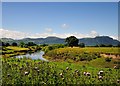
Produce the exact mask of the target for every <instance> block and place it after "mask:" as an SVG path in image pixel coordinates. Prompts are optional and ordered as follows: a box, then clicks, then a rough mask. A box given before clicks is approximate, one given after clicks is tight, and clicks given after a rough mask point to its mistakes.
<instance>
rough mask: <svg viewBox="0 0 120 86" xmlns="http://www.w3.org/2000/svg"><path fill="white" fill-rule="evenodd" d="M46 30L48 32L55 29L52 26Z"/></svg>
mask: <svg viewBox="0 0 120 86" xmlns="http://www.w3.org/2000/svg"><path fill="white" fill-rule="evenodd" d="M45 30H46V31H47V32H52V31H53V29H52V28H46V29H45Z"/></svg>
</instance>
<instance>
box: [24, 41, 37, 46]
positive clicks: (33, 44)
mask: <svg viewBox="0 0 120 86" xmlns="http://www.w3.org/2000/svg"><path fill="white" fill-rule="evenodd" d="M26 45H27V46H35V45H36V44H35V43H34V42H28V43H27V44H26Z"/></svg>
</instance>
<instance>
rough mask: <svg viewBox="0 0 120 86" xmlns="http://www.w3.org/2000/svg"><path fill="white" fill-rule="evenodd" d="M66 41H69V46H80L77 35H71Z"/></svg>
mask: <svg viewBox="0 0 120 86" xmlns="http://www.w3.org/2000/svg"><path fill="white" fill-rule="evenodd" d="M65 42H66V43H67V45H68V46H70V47H73V46H78V42H79V40H78V39H77V38H76V37H75V36H70V37H67V38H66V39H65Z"/></svg>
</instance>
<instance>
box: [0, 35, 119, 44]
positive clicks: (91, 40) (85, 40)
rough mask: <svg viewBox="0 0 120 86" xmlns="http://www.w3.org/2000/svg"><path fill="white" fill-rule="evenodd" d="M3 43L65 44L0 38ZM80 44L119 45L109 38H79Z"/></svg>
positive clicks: (52, 40)
mask: <svg viewBox="0 0 120 86" xmlns="http://www.w3.org/2000/svg"><path fill="white" fill-rule="evenodd" d="M0 40H1V41H3V42H9V43H12V42H17V43H20V42H25V43H27V42H34V43H36V44H65V39H62V38H58V37H47V38H24V39H20V40H14V39H11V38H1V39H0ZM79 42H80V43H85V45H87V46H94V45H97V44H112V45H118V43H120V42H119V41H118V40H115V39H113V38H111V37H109V36H97V37H95V38H81V39H79Z"/></svg>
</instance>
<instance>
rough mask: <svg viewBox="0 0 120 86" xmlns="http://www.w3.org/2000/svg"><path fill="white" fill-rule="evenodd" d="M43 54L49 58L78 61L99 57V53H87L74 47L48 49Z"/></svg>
mask: <svg viewBox="0 0 120 86" xmlns="http://www.w3.org/2000/svg"><path fill="white" fill-rule="evenodd" d="M45 56H47V57H49V59H50V60H63V61H68V60H70V59H71V60H72V61H75V62H78V61H85V60H86V61H90V60H92V59H96V58H99V57H100V54H99V53H88V52H82V51H79V50H77V49H76V48H60V49H55V50H51V51H48V52H47V53H46V54H45Z"/></svg>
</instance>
